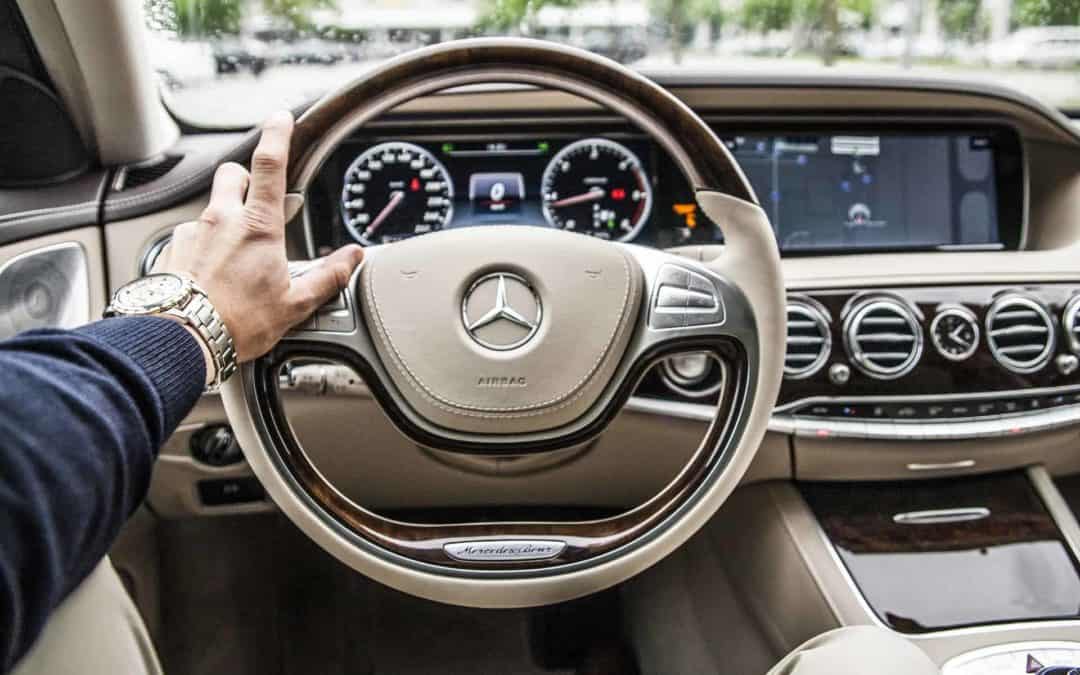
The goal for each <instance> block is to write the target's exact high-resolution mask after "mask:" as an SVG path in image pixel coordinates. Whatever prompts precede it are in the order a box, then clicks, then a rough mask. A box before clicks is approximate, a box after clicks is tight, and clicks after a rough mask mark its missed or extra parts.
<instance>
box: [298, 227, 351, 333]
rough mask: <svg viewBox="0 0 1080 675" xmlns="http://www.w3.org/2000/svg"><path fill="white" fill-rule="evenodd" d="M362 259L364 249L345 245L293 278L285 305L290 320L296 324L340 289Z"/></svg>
mask: <svg viewBox="0 0 1080 675" xmlns="http://www.w3.org/2000/svg"><path fill="white" fill-rule="evenodd" d="M363 259H364V249H362V248H360V247H359V246H356V245H350V246H345V247H343V248H339V249H338V250H336V251H334V252H333V253H331V254H330V255H328V256H327V257H325V258H323V260H322V262H321V263H320V264H318V265H316V266H314V267H312V268H311V269H310V270H308V271H307V272H305V273H304V274H302V275H301V276H299V277H296V278H295V279H293V280H292V286H291V287H290V288H289V300H290V302H289V305H290V306H291V307H292V308H293V311H294V315H293V319H294V321H293V323H300V322H301V321H303V320H304V319H306V318H307V317H309V316H311V314H312V312H314V311H315V310H317V309H318V308H319V307H321V306H322V305H324V304H326V303H327V302H328V301H329V300H330V299H331V298H333V297H334V296H335V295H336V294H337V293H339V292H341V289H343V288H345V286H346V285H347V284H348V283H349V279H350V278H351V277H352V273H353V271H354V270H355V269H356V266H357V265H359V264H360V261H361V260H363Z"/></svg>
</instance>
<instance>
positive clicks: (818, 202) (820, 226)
mask: <svg viewBox="0 0 1080 675" xmlns="http://www.w3.org/2000/svg"><path fill="white" fill-rule="evenodd" d="M723 141H724V143H725V144H726V145H727V147H728V149H729V150H730V151H731V152H732V154H733V155H734V156H735V159H736V160H737V161H738V162H739V165H740V166H741V167H742V169H743V172H744V173H745V174H746V176H747V178H748V179H749V181H750V183H751V185H752V186H753V187H754V191H755V192H756V193H757V196H758V200H759V201H760V202H761V205H762V207H763V208H764V209H765V210H766V211H767V213H768V215H769V219H770V221H771V222H772V225H773V228H774V229H775V231H776V237H777V240H778V242H779V244H780V247H781V249H782V250H784V251H787V252H792V251H816V250H844V249H855V250H864V249H927V248H955V249H964V248H970V249H995V248H1002V247H1003V245H1002V243H1001V236H1000V233H999V225H998V194H997V189H998V186H997V185H996V182H997V181H996V179H995V176H996V174H995V158H994V141H993V138H992V137H991V136H989V135H978V134H950V135H944V134H943V135H912V134H903V135H872V134H845V135H814V134H806V135H783V136H780V135H745V136H743V135H737V136H727V137H724V138H723Z"/></svg>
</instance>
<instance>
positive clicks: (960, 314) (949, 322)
mask: <svg viewBox="0 0 1080 675" xmlns="http://www.w3.org/2000/svg"><path fill="white" fill-rule="evenodd" d="M930 339H931V340H933V342H934V347H936V348H937V350H938V353H940V354H941V355H942V356H944V357H945V358H947V359H949V360H950V361H963V360H965V359H968V358H970V357H971V355H972V354H974V353H975V350H976V349H977V348H978V346H979V323H978V321H977V320H976V319H975V315H974V314H973V313H972V312H971V311H970V310H968V309H967V308H965V307H960V306H951V307H946V308H943V309H942V310H941V311H939V312H938V313H937V315H936V316H935V317H934V320H933V321H932V322H930Z"/></svg>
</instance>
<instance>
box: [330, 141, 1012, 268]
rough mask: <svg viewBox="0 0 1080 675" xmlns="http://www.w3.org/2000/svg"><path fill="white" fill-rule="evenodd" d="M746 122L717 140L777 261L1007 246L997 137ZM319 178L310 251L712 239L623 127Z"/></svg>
mask: <svg viewBox="0 0 1080 675" xmlns="http://www.w3.org/2000/svg"><path fill="white" fill-rule="evenodd" d="M751 128H752V129H753V131H751V130H750V129H751ZM751 128H748V129H747V130H746V131H747V132H746V133H740V132H739V131H734V132H728V130H724V129H720V130H718V134H719V136H720V138H721V140H722V141H723V142H724V143H725V145H726V146H727V147H728V149H729V150H730V151H731V153H732V155H733V156H734V158H735V160H736V161H737V162H738V164H739V166H740V167H741V169H742V170H743V172H744V173H745V175H746V177H747V179H748V180H749V181H750V183H751V185H752V187H753V188H754V191H755V193H756V195H757V198H758V201H759V202H760V204H761V206H762V208H763V209H765V211H766V213H767V214H768V216H769V220H770V222H771V223H772V226H773V228H774V230H775V232H776V238H777V242H778V243H779V245H780V250H781V252H782V253H784V254H788V255H800V254H803V255H806V254H815V253H820V254H824V253H830V252H845V251H887V250H895V251H905V250H988V249H1002V248H1017V247H1018V245H1019V241H1020V237H1021V234H1022V220H1023V215H1022V210H1023V163H1022V156H1021V151H1020V146H1019V142H1018V139H1017V137H1016V134H1015V133H1014V132H1012V131H1011V130H1008V129H1004V128H999V127H992V126H988V127H984V128H968V129H964V128H962V127H961V128H953V129H948V130H943V129H937V130H935V129H927V130H919V129H910V130H892V129H890V130H884V129H882V130H880V131H867V130H866V129H865V128H864V129H854V128H853V129H852V130H850V131H845V132H844V133H838V130H837V129H836V128H835V127H833V128H827V127H820V128H819V127H817V126H809V125H808V126H807V127H805V128H804V129H803V130H801V131H791V132H783V133H781V132H778V131H777V130H775V129H769V128H767V127H763V126H756V127H751ZM320 184H321V186H322V192H318V193H314V194H312V195H310V196H311V205H312V206H311V208H312V209H313V210H314V212H315V213H316V214H317V215H318V217H316V218H314V219H313V223H314V224H313V227H314V228H316V231H315V232H314V243H315V245H316V252H319V253H321V254H325V253H326V252H328V251H331V250H333V249H334V248H336V247H338V246H341V245H343V244H345V243H349V242H353V241H357V242H360V243H361V244H363V245H373V244H385V243H390V242H393V241H398V240H400V239H405V238H409V237H413V236H418V235H422V234H426V233H429V232H434V231H437V230H443V229H455V228H462V227H482V226H514V225H531V226H539V227H551V228H557V229H563V230H567V231H571V232H576V233H579V234H585V235H589V236H593V237H598V238H602V239H608V240H612V241H623V242H630V243H635V244H642V245H646V246H655V247H659V248H672V247H677V246H685V245H709V244H719V243H723V240H724V236H723V224H722V223H720V224H719V226H718V224H715V223H713V222H711V220H710V219H709V218H708V216H707V215H706V214H705V213H703V212H702V211H701V209H700V207H699V206H698V204H697V202H696V199H695V195H694V191H693V189H692V188H691V186H690V184H689V183H688V182H687V181H686V179H685V177H684V176H683V174H682V173H681V172H680V171H679V169H678V167H677V166H676V164H675V163H674V162H673V161H672V159H671V158H670V157H669V156H668V155H667V154H666V153H665V152H664V151H663V150H662V149H661V148H660V147H659V146H658V145H657V144H656V143H654V142H652V141H651V140H650V139H648V138H647V137H645V136H643V135H640V134H635V133H625V132H623V133H604V132H602V131H594V132H593V133H584V132H583V133H579V134H569V133H555V134H539V133H537V134H530V133H520V134H516V135H508V136H506V137H499V136H495V137H490V136H481V135H479V134H461V135H456V136H455V135H447V136H427V137H407V138H396V137H389V138H387V137H365V138H360V137H356V138H352V139H350V140H348V141H346V142H345V143H343V144H342V145H341V146H340V147H339V148H338V149H337V150H336V151H335V153H334V155H333V157H332V159H331V160H330V161H329V162H328V164H327V166H326V167H325V170H324V171H323V172H321V174H320Z"/></svg>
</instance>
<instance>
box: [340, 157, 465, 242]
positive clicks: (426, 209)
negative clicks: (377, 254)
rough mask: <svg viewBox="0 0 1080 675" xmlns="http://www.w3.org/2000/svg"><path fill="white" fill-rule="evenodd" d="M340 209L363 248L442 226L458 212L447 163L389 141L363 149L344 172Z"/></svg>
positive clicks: (349, 228) (350, 230) (431, 230)
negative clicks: (445, 164)
mask: <svg viewBox="0 0 1080 675" xmlns="http://www.w3.org/2000/svg"><path fill="white" fill-rule="evenodd" d="M341 213H342V218H343V220H344V222H345V227H346V228H347V229H348V230H349V233H350V234H351V235H352V236H353V238H354V239H356V240H357V241H358V242H360V243H361V244H364V245H365V246H367V245H371V244H385V243H389V242H392V241H397V240H399V239H406V238H408V237H412V236H414V235H417V234H425V233H427V232H433V231H435V230H441V229H442V228H443V227H445V226H446V225H447V223H449V222H450V217H451V216H452V215H453V213H454V184H453V183H452V182H451V181H450V174H449V173H447V171H446V167H445V166H443V165H442V163H440V162H439V160H437V159H435V156H434V155H432V154H431V153H430V152H428V151H427V150H425V149H424V148H421V147H420V146H418V145H413V144H412V143H404V142H401V141H391V142H388V143H379V144H378V145H375V146H372V147H370V148H368V149H367V150H365V151H364V152H363V153H361V155H360V156H359V157H357V158H356V159H355V160H354V161H353V163H352V164H350V165H349V168H348V170H347V171H346V172H345V186H344V187H343V188H342V191H341Z"/></svg>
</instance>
